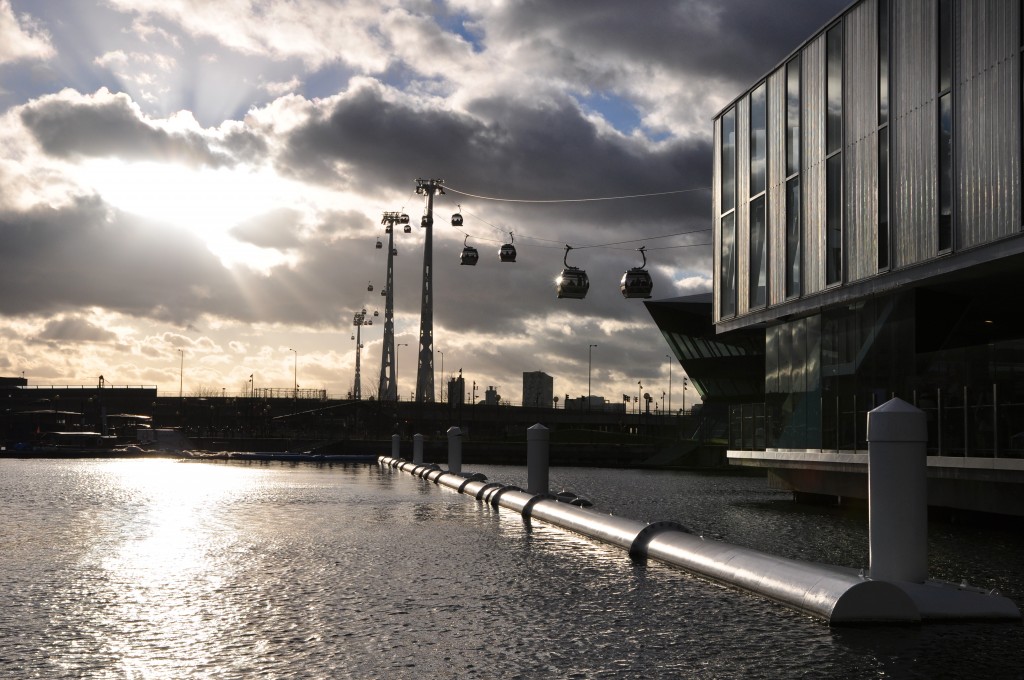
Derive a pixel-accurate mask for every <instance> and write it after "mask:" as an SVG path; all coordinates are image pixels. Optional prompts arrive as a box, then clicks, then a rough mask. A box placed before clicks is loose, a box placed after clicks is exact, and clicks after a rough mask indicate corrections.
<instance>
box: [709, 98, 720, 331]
mask: <svg viewBox="0 0 1024 680" xmlns="http://www.w3.org/2000/svg"><path fill="white" fill-rule="evenodd" d="M713 127H714V130H713V132H712V134H713V136H714V142H713V144H712V146H713V148H714V153H713V154H712V157H713V160H712V163H711V166H712V167H711V172H712V173H714V174H712V177H713V178H714V179H713V181H712V182H711V224H712V234H711V237H712V243H713V245H712V246H711V255H712V258H713V260H714V264H713V266H712V269H711V272H712V274H711V290H712V292H713V293H714V294H713V295H712V303H713V308H714V309H713V310H712V314H713V317H714V322H715V323H718V320H719V319H721V318H722V316H721V308H722V307H721V304H720V302H719V297H718V296H719V295H720V294H721V290H720V289H719V286H718V272H719V271H720V270H721V268H722V239H721V228H722V220H721V217H720V213H719V211H720V210H721V191H722V188H721V186H720V182H721V177H722V119H721V118H716V119H715V122H714V126H713Z"/></svg>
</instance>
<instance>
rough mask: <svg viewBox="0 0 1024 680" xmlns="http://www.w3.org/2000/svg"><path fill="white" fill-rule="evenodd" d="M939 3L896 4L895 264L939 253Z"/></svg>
mask: <svg viewBox="0 0 1024 680" xmlns="http://www.w3.org/2000/svg"><path fill="white" fill-rule="evenodd" d="M937 4H938V3H936V2H934V1H933V0H899V1H898V2H893V3H892V11H893V22H892V36H893V38H892V43H891V44H892V69H893V73H892V76H893V88H892V94H893V96H892V123H891V126H892V127H891V129H892V133H891V134H892V140H891V142H890V146H891V149H892V172H891V178H892V187H893V191H892V203H891V210H892V221H891V225H892V226H891V229H892V266H893V268H894V269H898V268H900V267H906V266H909V265H913V264H917V263H918V262H921V261H923V260H925V259H928V258H931V257H934V256H935V255H936V254H938V250H939V245H938V211H939V208H938V167H939V158H938V146H937V139H938V103H937V102H938V100H937V97H936V95H937V92H938V90H937V88H938V84H937V80H938V77H937V71H936V52H937V49H936V39H935V38H936V33H937V29H936V26H937V23H938V20H937Z"/></svg>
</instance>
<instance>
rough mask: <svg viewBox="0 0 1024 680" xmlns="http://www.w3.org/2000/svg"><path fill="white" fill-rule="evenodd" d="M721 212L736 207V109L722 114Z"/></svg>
mask: <svg viewBox="0 0 1024 680" xmlns="http://www.w3.org/2000/svg"><path fill="white" fill-rule="evenodd" d="M721 186H722V205H721V211H720V212H722V213H727V212H729V211H730V210H732V209H733V208H735V207H736V109H729V110H728V111H727V112H726V113H725V114H723V115H722V182H721Z"/></svg>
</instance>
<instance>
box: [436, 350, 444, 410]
mask: <svg viewBox="0 0 1024 680" xmlns="http://www.w3.org/2000/svg"><path fill="white" fill-rule="evenodd" d="M437 353H438V354H440V355H441V403H444V352H442V351H441V350H437Z"/></svg>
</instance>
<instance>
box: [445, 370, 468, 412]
mask: <svg viewBox="0 0 1024 680" xmlns="http://www.w3.org/2000/svg"><path fill="white" fill-rule="evenodd" d="M464 403H466V381H465V379H464V378H463V377H462V376H461V375H460V376H459V377H457V378H449V379H448V405H449V406H458V405H459V404H464Z"/></svg>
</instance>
